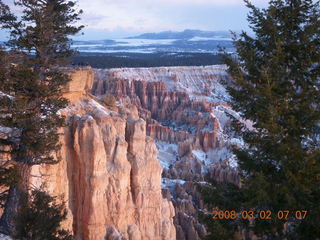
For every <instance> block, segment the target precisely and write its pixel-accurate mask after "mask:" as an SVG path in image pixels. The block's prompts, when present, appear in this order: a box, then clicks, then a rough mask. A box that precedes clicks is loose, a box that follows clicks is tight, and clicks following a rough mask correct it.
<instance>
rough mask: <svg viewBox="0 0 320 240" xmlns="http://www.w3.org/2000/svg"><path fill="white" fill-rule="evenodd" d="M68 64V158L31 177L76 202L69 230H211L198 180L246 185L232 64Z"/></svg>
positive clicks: (187, 233) (156, 239) (90, 235)
mask: <svg viewBox="0 0 320 240" xmlns="http://www.w3.org/2000/svg"><path fill="white" fill-rule="evenodd" d="M66 71H68V72H69V74H70V76H71V79H72V81H71V82H70V83H69V84H68V86H66V87H65V89H64V97H66V98H67V99H69V101H70V104H69V106H68V107H67V108H65V109H62V110H60V114H62V115H64V116H65V117H66V119H67V126H66V127H65V128H63V129H61V133H62V134H61V137H60V142H61V144H62V148H61V150H60V152H59V153H57V156H56V157H57V158H58V159H60V161H59V163H58V164H56V165H52V166H51V165H50V166H46V165H39V166H34V167H33V168H32V171H31V175H30V185H31V186H32V187H41V186H42V187H45V189H46V190H47V191H48V192H49V193H50V194H51V195H53V196H59V197H61V201H64V202H66V203H67V206H66V207H67V211H68V217H67V220H66V221H65V222H64V223H63V227H64V228H66V229H68V230H70V231H72V232H73V234H74V236H75V239H76V240H103V239H107V240H116V239H128V240H171V239H172V240H173V239H177V240H198V239H201V238H202V237H204V236H205V235H206V229H205V226H204V225H203V224H202V223H200V222H199V220H198V211H199V210H201V209H204V208H205V205H204V203H203V201H202V199H201V196H200V194H199V193H198V192H197V186H196V184H195V182H198V183H200V184H201V183H205V182H206V181H207V179H209V178H213V179H215V180H218V181H226V182H232V183H235V184H240V183H239V178H238V172H237V163H236V161H235V159H234V156H233V154H232V153H231V147H232V146H234V145H241V144H242V142H241V139H238V138H237V137H236V136H234V135H233V133H232V131H231V130H230V116H233V117H236V118H238V117H239V116H238V114H237V113H235V112H234V111H232V109H231V108H230V107H229V106H228V104H227V102H228V100H229V96H228V94H227V91H226V89H225V87H224V85H223V84H224V83H225V82H227V81H228V80H229V79H230V78H229V76H228V74H227V73H226V67H225V66H223V65H216V66H206V67H158V68H119V69H91V68H80V69H68V70H66ZM110 99H113V100H112V101H110ZM0 132H1V131H0ZM1 136H2V135H1V134H0V138H1Z"/></svg>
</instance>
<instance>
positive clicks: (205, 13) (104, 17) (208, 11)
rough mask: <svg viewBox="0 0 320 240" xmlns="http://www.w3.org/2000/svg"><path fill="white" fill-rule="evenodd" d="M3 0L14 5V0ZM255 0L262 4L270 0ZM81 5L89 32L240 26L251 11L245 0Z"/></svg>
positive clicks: (84, 1) (88, 1) (91, 0)
mask: <svg viewBox="0 0 320 240" xmlns="http://www.w3.org/2000/svg"><path fill="white" fill-rule="evenodd" d="M3 1H4V2H5V3H6V4H9V5H10V6H12V3H13V0H3ZM252 2H253V3H254V4H258V5H261V4H263V3H267V2H268V0H252ZM78 7H79V8H81V9H83V11H84V13H83V15H82V16H81V24H83V25H85V27H86V28H85V29H86V30H84V31H85V32H89V31H91V32H92V31H98V30H99V31H105V32H129V33H130V32H132V33H138V32H140V33H141V32H148V31H152V32H155V31H164V30H175V31H180V30H184V29H187V28H189V29H190V28H191V29H203V30H229V29H232V30H239V29H242V28H243V26H244V25H245V24H246V20H245V19H246V14H247V12H246V9H245V7H244V2H243V0H78ZM13 9H14V12H16V13H18V12H19V9H18V8H17V7H13Z"/></svg>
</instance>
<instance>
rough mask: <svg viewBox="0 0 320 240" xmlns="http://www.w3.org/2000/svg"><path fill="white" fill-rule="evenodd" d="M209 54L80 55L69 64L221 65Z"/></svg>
mask: <svg viewBox="0 0 320 240" xmlns="http://www.w3.org/2000/svg"><path fill="white" fill-rule="evenodd" d="M221 63H222V62H221V59H220V57H219V56H218V55H216V54H211V53H186V52H184V53H112V54H109V53H80V54H79V55H77V56H76V57H74V58H73V59H72V61H71V64H74V65H80V66H81V65H90V66H92V67H94V68H119V67H161V66H208V65H215V64H221Z"/></svg>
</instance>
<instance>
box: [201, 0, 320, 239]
mask: <svg viewBox="0 0 320 240" xmlns="http://www.w3.org/2000/svg"><path fill="white" fill-rule="evenodd" d="M245 2H246V4H247V7H248V8H249V9H250V10H251V11H250V14H249V16H248V20H249V23H250V26H251V28H252V30H253V31H254V32H255V35H256V36H255V37H250V36H249V35H248V34H246V33H245V32H243V33H242V34H241V35H240V38H238V39H235V46H236V48H237V58H234V57H231V56H228V55H226V56H225V57H224V60H225V63H226V64H227V65H228V66H229V73H230V74H231V76H232V78H233V81H232V82H231V83H228V84H229V87H228V91H229V93H230V95H231V97H232V101H231V103H230V104H231V105H232V107H233V109H234V110H236V111H238V112H239V113H240V114H241V116H242V118H243V119H249V120H251V121H252V122H253V123H254V125H253V126H254V130H249V129H248V128H247V127H246V126H244V124H242V123H239V122H236V121H235V122H234V130H235V132H236V133H237V134H238V136H240V137H242V138H243V140H244V142H245V145H244V147H243V148H241V149H234V153H235V154H236V156H237V159H238V163H239V167H240V171H241V179H242V184H241V187H240V188H236V187H235V188H232V189H231V188H230V187H226V186H224V187H223V186H221V185H220V184H217V183H216V184H213V185H211V186H210V187H208V188H206V189H205V190H204V189H202V191H203V192H204V195H205V196H207V197H208V196H212V198H210V199H208V198H207V202H208V203H209V204H211V206H217V207H219V208H221V209H224V210H233V209H234V210H237V211H241V210H253V211H256V212H259V211H261V210H271V211H272V213H273V215H272V219H270V220H259V219H256V220H254V223H253V224H249V222H248V221H236V220H235V221H229V222H227V223H226V224H224V225H225V228H223V229H230V225H232V224H236V225H237V226H238V228H233V230H232V231H233V232H236V231H238V230H239V229H246V230H253V232H254V233H255V234H257V235H258V236H260V237H263V238H264V239H295V240H296V239H319V238H320V228H319V223H320V204H319V203H320V148H319V147H320V136H319V128H320V105H319V104H320V64H319V63H320V18H319V16H320V6H319V1H312V0H272V1H270V2H269V6H268V8H267V9H262V10H261V9H258V8H257V7H255V6H254V5H252V4H251V3H250V2H249V1H245ZM217 186H220V187H219V191H217V189H218V188H217ZM230 191H231V192H230ZM226 193H228V195H229V196H230V197H231V196H238V198H236V199H235V198H233V199H234V200H235V202H234V201H233V202H230V201H229V199H230V198H229V197H228V198H225V197H226V196H228V195H226ZM235 205H237V206H238V207H236V206H235ZM235 207H236V208H235ZM279 210H290V211H296V210H307V211H308V213H307V216H306V218H305V219H303V220H299V221H294V219H292V218H293V216H292V215H290V219H278V218H277V217H276V214H277V212H278V211H279ZM220 225H221V223H220ZM211 233H212V234H211V236H213V235H214V232H213V231H211ZM211 239H214V238H211ZM224 239H226V238H224Z"/></svg>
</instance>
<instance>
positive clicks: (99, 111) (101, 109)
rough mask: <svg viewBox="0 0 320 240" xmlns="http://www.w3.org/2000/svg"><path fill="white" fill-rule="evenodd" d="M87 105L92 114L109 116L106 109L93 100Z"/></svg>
mask: <svg viewBox="0 0 320 240" xmlns="http://www.w3.org/2000/svg"><path fill="white" fill-rule="evenodd" d="M88 105H89V106H91V107H92V108H93V113H94V114H96V115H99V116H109V115H110V112H111V111H109V110H108V109H106V108H105V107H104V106H102V105H101V104H100V103H98V102H97V101H94V100H90V101H89V102H88Z"/></svg>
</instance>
